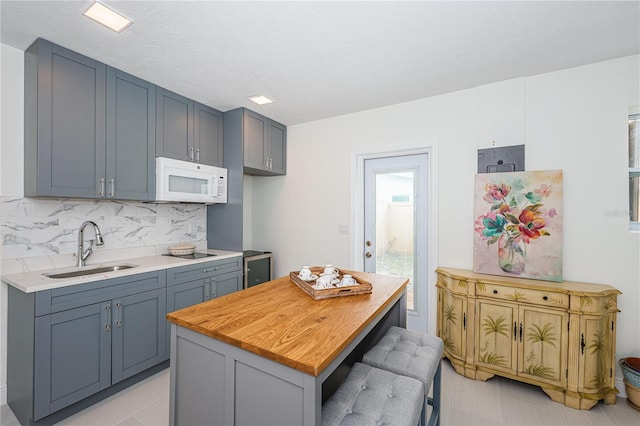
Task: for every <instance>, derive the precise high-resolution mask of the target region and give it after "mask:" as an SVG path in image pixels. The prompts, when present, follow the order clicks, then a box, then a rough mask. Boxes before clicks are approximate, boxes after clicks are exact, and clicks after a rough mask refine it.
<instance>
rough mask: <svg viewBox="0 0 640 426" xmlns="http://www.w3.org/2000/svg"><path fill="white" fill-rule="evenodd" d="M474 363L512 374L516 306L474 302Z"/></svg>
mask: <svg viewBox="0 0 640 426" xmlns="http://www.w3.org/2000/svg"><path fill="white" fill-rule="evenodd" d="M477 315H478V318H477V322H476V324H477V327H478V329H477V330H476V353H475V357H476V363H477V364H478V365H484V366H486V367H489V368H491V369H496V370H501V371H504V372H507V373H512V374H515V373H516V371H517V362H518V358H517V356H516V354H517V351H518V323H517V322H518V307H517V305H509V304H502V303H496V302H493V301H491V302H489V301H478V304H477Z"/></svg>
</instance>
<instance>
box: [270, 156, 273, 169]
mask: <svg viewBox="0 0 640 426" xmlns="http://www.w3.org/2000/svg"><path fill="white" fill-rule="evenodd" d="M269 170H273V158H271V157H269Z"/></svg>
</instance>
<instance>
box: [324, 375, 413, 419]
mask: <svg viewBox="0 0 640 426" xmlns="http://www.w3.org/2000/svg"><path fill="white" fill-rule="evenodd" d="M423 400H424V389H423V384H422V382H421V381H419V380H415V379H412V378H410V377H406V376H400V375H397V374H393V373H391V372H389V371H385V370H381V369H379V368H374V367H371V366H369V365H366V364H361V363H359V362H356V363H355V364H354V365H353V367H352V368H351V371H350V372H349V374H348V375H347V377H346V378H345V379H344V381H343V382H342V384H340V387H339V388H338V390H336V392H335V393H334V394H333V395H332V396H331V398H329V400H328V401H327V402H325V403H324V405H323V406H322V425H323V426H329V425H349V426H377V425H411V426H415V425H417V424H418V422H419V420H420V412H421V411H422V404H423Z"/></svg>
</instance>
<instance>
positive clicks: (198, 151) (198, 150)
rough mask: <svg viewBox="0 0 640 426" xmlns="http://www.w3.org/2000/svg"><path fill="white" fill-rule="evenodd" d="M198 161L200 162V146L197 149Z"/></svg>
mask: <svg viewBox="0 0 640 426" xmlns="http://www.w3.org/2000/svg"><path fill="white" fill-rule="evenodd" d="M196 161H197V162H198V163H199V162H200V148H198V149H196Z"/></svg>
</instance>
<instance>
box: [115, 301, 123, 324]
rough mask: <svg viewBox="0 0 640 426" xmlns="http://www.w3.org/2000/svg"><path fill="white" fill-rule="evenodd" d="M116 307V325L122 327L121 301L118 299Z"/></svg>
mask: <svg viewBox="0 0 640 426" xmlns="http://www.w3.org/2000/svg"><path fill="white" fill-rule="evenodd" d="M116 307H117V308H118V319H117V320H116V326H117V327H122V309H121V308H122V302H121V301H120V300H118V301H117V302H116Z"/></svg>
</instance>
